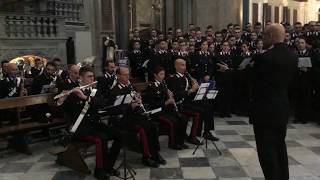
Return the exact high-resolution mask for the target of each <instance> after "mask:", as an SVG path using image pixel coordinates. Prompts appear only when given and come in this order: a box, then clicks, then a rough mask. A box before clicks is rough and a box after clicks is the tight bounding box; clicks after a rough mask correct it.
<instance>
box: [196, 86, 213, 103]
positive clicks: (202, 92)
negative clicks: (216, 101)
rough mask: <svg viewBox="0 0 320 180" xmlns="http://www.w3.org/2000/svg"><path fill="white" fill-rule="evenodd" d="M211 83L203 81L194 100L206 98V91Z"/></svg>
mask: <svg viewBox="0 0 320 180" xmlns="http://www.w3.org/2000/svg"><path fill="white" fill-rule="evenodd" d="M209 86H210V83H202V84H200V87H199V89H198V92H197V95H196V96H195V97H194V101H199V100H202V99H203V98H204V95H205V93H206V92H207V89H208V87H209Z"/></svg>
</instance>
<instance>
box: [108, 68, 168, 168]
mask: <svg viewBox="0 0 320 180" xmlns="http://www.w3.org/2000/svg"><path fill="white" fill-rule="evenodd" d="M116 74H117V84H116V85H115V86H114V87H113V88H112V89H111V92H110V95H109V97H110V102H115V100H116V99H117V97H118V96H119V95H127V94H135V95H133V101H132V102H131V104H129V105H127V104H122V105H119V106H116V107H115V108H114V109H115V112H118V114H119V115H122V116H124V117H123V118H122V120H121V128H124V129H125V130H128V131H134V132H137V133H138V134H139V137H140V141H141V144H142V149H143V157H142V163H143V164H144V165H146V166H150V167H159V165H160V164H161V165H165V164H166V161H165V160H164V159H163V158H162V156H161V155H160V153H159V152H160V144H159V140H158V130H157V126H156V124H155V123H153V122H152V121H150V118H149V117H148V116H146V115H144V114H143V112H144V108H143V104H142V100H141V97H139V96H138V95H137V93H136V92H135V90H134V89H133V87H132V85H131V84H130V82H129V69H128V68H127V67H120V68H118V69H117V70H116Z"/></svg>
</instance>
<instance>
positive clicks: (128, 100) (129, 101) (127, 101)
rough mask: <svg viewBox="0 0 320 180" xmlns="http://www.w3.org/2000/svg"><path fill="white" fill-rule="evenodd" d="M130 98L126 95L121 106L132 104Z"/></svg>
mask: <svg viewBox="0 0 320 180" xmlns="http://www.w3.org/2000/svg"><path fill="white" fill-rule="evenodd" d="M132 100H133V99H132V96H131V95H130V94H127V95H126V98H125V99H124V102H123V104H130V103H131V102H132Z"/></svg>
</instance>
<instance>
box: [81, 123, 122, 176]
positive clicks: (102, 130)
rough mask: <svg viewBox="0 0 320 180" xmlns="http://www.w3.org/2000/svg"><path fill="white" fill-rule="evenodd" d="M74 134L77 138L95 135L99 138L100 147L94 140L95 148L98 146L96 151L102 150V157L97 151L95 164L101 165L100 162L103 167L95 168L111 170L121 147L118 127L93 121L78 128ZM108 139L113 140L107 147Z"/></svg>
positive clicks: (120, 134) (120, 135)
mask: <svg viewBox="0 0 320 180" xmlns="http://www.w3.org/2000/svg"><path fill="white" fill-rule="evenodd" d="M76 136H77V137H78V138H79V139H87V138H86V137H96V138H98V139H100V142H101V147H99V146H97V142H96V148H98V150H96V152H99V151H102V157H100V155H97V154H99V153H96V164H97V166H101V164H102V166H103V167H97V168H103V169H105V170H111V169H112V168H113V166H114V164H115V162H116V160H117V158H118V155H119V153H120V149H121V147H122V133H121V132H120V130H119V129H118V128H115V127H111V126H107V125H105V124H103V123H94V124H92V125H90V126H86V127H84V128H81V129H79V130H78V131H77V134H76ZM87 140H90V139H87ZM110 140H113V143H112V146H111V148H110V149H109V148H108V141H110ZM100 142H98V144H100ZM99 148H101V149H99ZM100 158H102V159H100Z"/></svg>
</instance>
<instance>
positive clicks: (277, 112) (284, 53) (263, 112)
mask: <svg viewBox="0 0 320 180" xmlns="http://www.w3.org/2000/svg"><path fill="white" fill-rule="evenodd" d="M253 61H254V62H255V64H254V67H253V70H252V73H253V74H252V76H251V77H252V78H253V79H252V80H253V93H252V104H251V105H252V106H251V108H252V112H251V115H250V121H251V122H252V123H253V124H260V125H270V126H281V125H286V124H287V123H288V118H289V98H288V88H289V85H290V84H291V83H292V80H293V79H294V75H295V72H296V70H297V61H298V58H297V56H296V55H295V54H294V53H293V52H291V51H289V49H288V48H287V47H286V46H285V45H284V44H275V45H274V47H273V48H272V49H270V50H268V51H267V52H265V53H263V54H260V55H257V56H256V57H255V58H254V59H253Z"/></svg>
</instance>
